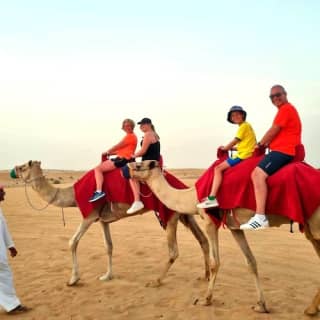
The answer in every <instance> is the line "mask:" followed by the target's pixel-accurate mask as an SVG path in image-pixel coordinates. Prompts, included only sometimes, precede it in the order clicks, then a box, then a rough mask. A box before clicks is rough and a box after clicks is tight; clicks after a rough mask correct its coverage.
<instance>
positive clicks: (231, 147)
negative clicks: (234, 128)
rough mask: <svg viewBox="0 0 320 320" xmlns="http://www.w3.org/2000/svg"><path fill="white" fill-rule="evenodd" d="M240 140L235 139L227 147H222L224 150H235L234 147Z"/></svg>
mask: <svg viewBox="0 0 320 320" xmlns="http://www.w3.org/2000/svg"><path fill="white" fill-rule="evenodd" d="M239 141H240V140H239V139H237V138H233V139H232V140H231V141H230V142H229V143H228V144H227V145H226V146H224V147H222V149H223V150H226V151H228V150H231V149H233V146H235V145H236V144H237V143H239Z"/></svg>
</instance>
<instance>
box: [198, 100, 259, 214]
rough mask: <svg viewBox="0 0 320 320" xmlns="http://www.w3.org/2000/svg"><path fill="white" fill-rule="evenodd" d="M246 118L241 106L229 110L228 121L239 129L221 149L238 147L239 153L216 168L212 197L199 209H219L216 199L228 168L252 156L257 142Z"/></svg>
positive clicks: (206, 199) (201, 203)
mask: <svg viewBox="0 0 320 320" xmlns="http://www.w3.org/2000/svg"><path fill="white" fill-rule="evenodd" d="M246 117H247V113H246V111H244V110H243V109H242V107H240V106H233V107H231V109H230V110H229V112H228V117H227V120H228V121H229V122H231V123H234V124H238V125H239V129H238V131H237V134H236V136H235V138H233V139H232V140H231V141H230V142H229V143H228V144H227V145H226V146H222V147H220V149H222V150H225V151H228V150H234V146H236V150H237V153H236V154H235V155H234V156H232V158H228V159H227V160H225V161H223V162H221V163H220V164H218V165H217V166H216V167H215V168H214V179H213V184H212V188H211V192H210V195H209V196H208V197H207V198H205V199H204V200H203V201H202V202H200V203H198V204H197V207H198V208H201V209H206V208H212V207H218V206H219V203H218V201H217V199H216V195H217V193H218V190H219V187H220V185H221V183H222V179H223V172H224V171H225V170H227V169H228V168H230V167H233V166H235V165H237V164H238V163H240V162H241V161H242V160H244V159H247V158H249V157H251V156H252V154H253V152H254V149H255V146H256V143H257V141H256V135H255V133H254V131H253V129H252V127H251V125H250V124H249V123H248V122H246Z"/></svg>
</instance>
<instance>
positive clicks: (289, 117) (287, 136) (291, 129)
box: [270, 102, 301, 156]
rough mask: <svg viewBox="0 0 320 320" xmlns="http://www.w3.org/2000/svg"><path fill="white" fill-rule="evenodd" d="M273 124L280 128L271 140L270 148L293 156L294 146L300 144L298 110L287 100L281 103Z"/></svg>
mask: <svg viewBox="0 0 320 320" xmlns="http://www.w3.org/2000/svg"><path fill="white" fill-rule="evenodd" d="M273 124H275V125H277V126H279V127H280V128H281V130H280V132H279V133H278V134H277V135H276V137H275V138H274V139H273V140H272V141H271V143H270V149H271V150H272V151H279V152H282V153H285V154H288V155H291V156H294V155H295V148H296V146H297V145H298V144H301V121H300V117H299V114H298V111H297V110H296V108H295V107H294V106H293V105H292V104H291V103H289V102H287V103H285V104H283V105H282V106H281V107H280V108H279V110H278V112H277V114H276V116H275V118H274V120H273Z"/></svg>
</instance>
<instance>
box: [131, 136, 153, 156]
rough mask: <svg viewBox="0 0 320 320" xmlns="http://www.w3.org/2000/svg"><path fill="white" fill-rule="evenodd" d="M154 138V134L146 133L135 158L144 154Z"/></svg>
mask: <svg viewBox="0 0 320 320" xmlns="http://www.w3.org/2000/svg"><path fill="white" fill-rule="evenodd" d="M152 140H153V135H152V134H146V135H145V136H144V137H143V142H142V146H141V149H140V150H139V151H137V152H136V153H135V154H134V155H133V157H134V158H137V157H141V156H143V155H144V154H145V153H146V151H147V149H148V147H149V145H150V144H151V143H152Z"/></svg>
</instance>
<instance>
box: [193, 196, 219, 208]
mask: <svg viewBox="0 0 320 320" xmlns="http://www.w3.org/2000/svg"><path fill="white" fill-rule="evenodd" d="M213 207H219V203H218V201H217V198H214V199H213V200H210V199H209V198H205V199H204V200H203V201H202V202H200V203H198V204H197V208H199V209H207V208H213Z"/></svg>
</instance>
